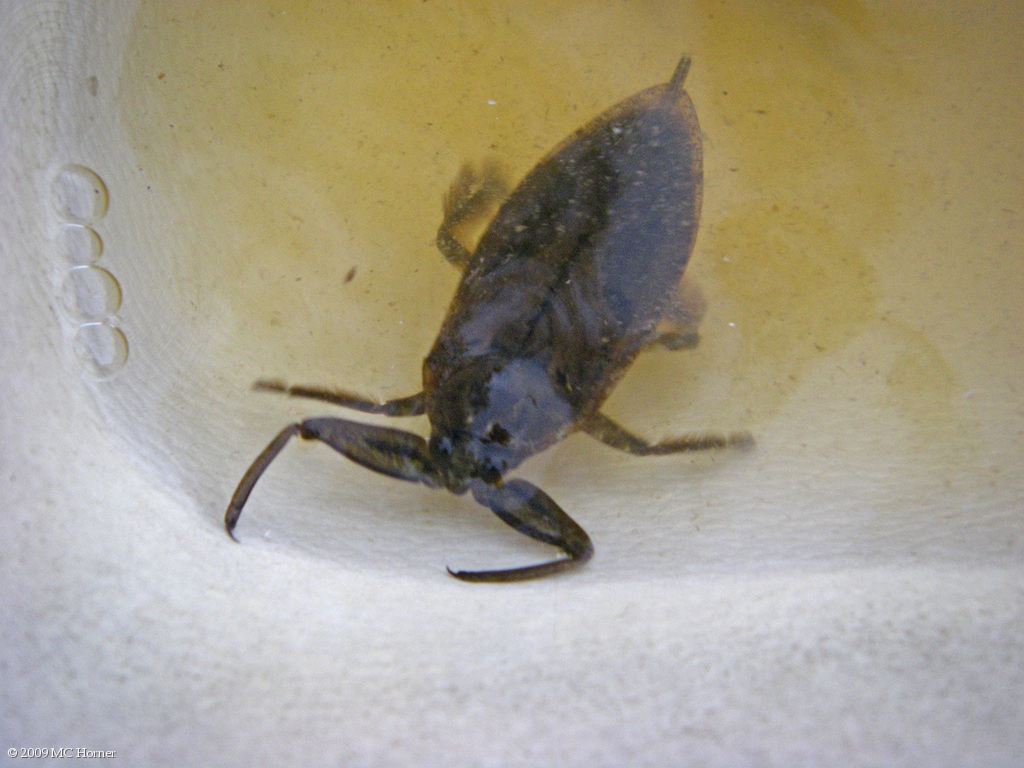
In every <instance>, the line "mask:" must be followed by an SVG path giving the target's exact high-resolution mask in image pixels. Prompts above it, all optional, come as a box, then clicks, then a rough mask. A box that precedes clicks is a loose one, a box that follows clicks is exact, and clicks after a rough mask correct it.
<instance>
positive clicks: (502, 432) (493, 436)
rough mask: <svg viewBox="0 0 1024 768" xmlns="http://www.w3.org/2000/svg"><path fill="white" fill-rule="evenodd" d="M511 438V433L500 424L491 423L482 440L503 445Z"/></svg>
mask: <svg viewBox="0 0 1024 768" xmlns="http://www.w3.org/2000/svg"><path fill="white" fill-rule="evenodd" d="M511 439H512V435H510V434H509V432H508V430H507V429H505V428H504V427H503V426H501V424H491V427H490V429H488V430H487V434H486V435H484V440H486V441H487V442H488V443H497V444H498V445H505V444H506V443H508V441H509V440H511Z"/></svg>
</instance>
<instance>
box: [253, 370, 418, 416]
mask: <svg viewBox="0 0 1024 768" xmlns="http://www.w3.org/2000/svg"><path fill="white" fill-rule="evenodd" d="M252 388H253V389H255V390H257V391H259V392H280V393H281V394H284V395H289V396H290V397H305V398H308V399H310V400H322V401H323V402H326V403H332V404H333V405H340V406H342V407H343V408H351V409H353V410H355V411H361V412H362V413H380V414H383V415H385V416H422V415H423V413H424V411H425V410H426V398H424V396H423V393H422V392H417V393H416V394H415V395H410V396H409V397H399V398H396V399H394V400H387V401H386V402H383V403H378V402H376V401H375V400H371V399H370V398H368V397H363V396H362V395H357V394H355V393H354V392H346V391H345V390H343V389H327V388H326V387H310V386H304V385H301V384H293V385H291V386H289V385H288V384H285V383H284V382H283V381H277V380H274V379H260V380H259V381H257V382H256V383H255V384H253V385H252Z"/></svg>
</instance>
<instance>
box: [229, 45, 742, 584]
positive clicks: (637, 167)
mask: <svg viewBox="0 0 1024 768" xmlns="http://www.w3.org/2000/svg"><path fill="white" fill-rule="evenodd" d="M689 67H690V60H689V58H687V57H683V59H682V60H681V61H680V62H679V64H678V66H677V67H676V70H675V73H674V74H673V75H672V79H671V80H670V81H669V82H668V83H667V84H663V85H657V86H654V87H652V88H648V89H647V90H645V91H642V92H640V93H638V94H636V95H635V96H632V97H631V98H628V99H626V100H625V101H623V102H621V103H619V104H617V105H616V106H614V107H612V108H611V109H609V110H608V111H606V112H605V113H604V114H602V115H600V116H599V117H597V118H596V119H595V120H593V121H592V122H591V123H589V124H588V125H586V126H584V127H583V128H581V129H580V130H578V131H577V132H576V133H575V134H573V135H571V136H569V137H568V138H567V139H566V140H565V141H563V142H562V143H561V144H560V145H558V146H557V147H556V148H555V149H554V150H552V151H551V152H550V153H549V154H548V155H547V156H546V157H545V158H544V159H543V160H541V162H540V163H539V164H538V165H537V166H536V167H535V168H534V169H533V170H532V171H531V172H530V173H529V174H528V175H527V176H526V178H525V179H523V181H522V182H521V183H520V184H519V186H518V187H516V188H515V190H513V191H512V192H511V194H508V195H507V197H506V193H505V187H504V184H503V182H502V180H501V177H500V173H499V172H498V171H497V169H496V168H494V167H491V166H485V167H484V168H483V170H482V172H481V173H479V174H476V173H474V172H473V171H472V170H471V169H470V168H469V167H468V166H467V167H466V168H464V169H463V171H462V172H461V173H460V175H459V178H458V179H457V180H456V182H455V183H454V184H453V185H452V188H451V190H450V191H449V193H448V196H447V197H446V198H445V205H444V219H443V221H442V224H441V227H440V229H439V230H438V234H437V245H438V248H439V249H440V250H441V252H442V253H443V254H444V255H445V257H446V258H447V259H448V260H449V261H451V262H452V263H453V264H455V265H456V266H458V267H460V268H461V269H462V270H463V276H462V280H461V282H460V283H459V286H458V289H457V290H456V293H455V297H454V299H453V300H452V304H451V307H450V308H449V310H448V315H447V317H446V318H445V320H444V323H443V325H442V326H441V331H440V333H439V334H438V337H437V341H435V343H434V347H433V349H432V350H431V351H430V354H429V355H428V356H427V358H426V360H425V361H424V364H423V390H422V391H421V392H418V393H417V394H415V395H411V396H409V397H403V398H398V399H395V400H389V401H387V402H384V403H378V402H374V401H372V400H370V399H368V398H364V397H361V396H359V395H356V394H353V393H349V392H345V391H342V390H330V389H324V388H319V387H307V386H287V385H286V384H284V383H281V382H276V381H261V382H257V384H256V388H257V389H261V390H265V391H274V392H282V393H286V394H288V395H291V396H294V397H305V398H312V399H315V400H321V401H325V402H328V403H333V404H335V405H339V406H343V407H346V408H352V409H354V410H357V411H362V412H364V413H377V414H384V415H387V416H419V415H423V414H426V415H427V417H428V418H429V420H430V425H431V434H430V439H429V440H424V439H423V438H422V437H419V436H418V435H414V434H411V433H409V432H405V431H401V430H397V429H389V428H386V427H378V426H371V425H367V424H361V423H358V422H353V421H349V420H348V419H341V418H336V417H326V416H325V417H319V418H310V419H305V420H303V421H300V422H298V423H295V424H291V425H289V426H287V427H285V428H284V430H282V431H281V432H280V433H279V434H278V435H277V437H275V438H274V440H273V441H272V442H271V443H270V445H268V446H267V447H266V449H264V451H263V453H261V454H260V455H259V456H258V457H257V458H256V460H255V461H254V462H253V464H252V466H251V467H249V469H248V471H247V472H246V473H245V475H244V476H243V477H242V480H241V482H240V483H239V484H238V488H237V490H236V491H235V493H234V496H232V498H231V502H230V504H229V505H228V509H227V513H226V514H225V516H224V525H225V527H226V528H227V531H228V534H230V535H231V537H232V538H234V528H235V525H236V523H237V522H238V518H239V516H240V515H241V513H242V508H243V506H244V505H245V502H246V500H247V499H248V498H249V494H250V493H251V492H252V489H253V487H254V486H255V485H256V482H257V480H259V478H260V476H261V475H262V474H263V473H264V471H265V470H266V469H267V467H268V466H269V465H270V463H271V462H272V461H273V460H274V458H275V457H276V456H277V455H278V453H280V452H281V450H282V449H283V448H284V446H285V444H287V443H288V441H289V440H290V439H291V438H292V437H295V436H296V435H297V436H299V437H302V438H305V439H307V440H319V441H320V442H322V443H326V444H327V445H329V446H330V447H331V448H334V449H335V450H336V451H338V452H340V453H342V454H344V455H345V456H347V457H348V458H349V459H351V460H352V461H355V462H356V463H358V464H362V465H363V466H364V467H368V468H369V469H372V470H374V471H376V472H379V473H381V474H384V475H390V476H391V477H396V478H399V479H401V480H408V481H411V482H419V483H423V484H424V485H426V486H428V487H430V488H444V489H446V490H448V491H450V492H452V493H455V494H463V493H465V492H466V491H469V492H470V493H472V495H473V498H474V499H476V501H477V502H479V503H480V504H482V505H483V506H485V507H487V508H489V509H490V510H491V511H493V512H494V513H495V514H496V515H497V516H498V517H500V518H501V519H502V520H503V521H505V522H506V523H507V524H508V525H510V526H511V527H513V528H515V529H516V530H517V531H519V532H521V533H524V534H526V535H527V536H529V537H531V538H533V539H537V540H538V541H542V542H545V543H547V544H552V545H554V546H556V547H559V548H560V549H561V550H562V551H563V553H564V556H560V557H558V558H555V559H552V560H549V561H546V562H541V563H536V564H533V565H527V566H523V567H518V568H509V569H502V570H484V571H453V570H451V569H450V568H449V572H450V573H451V574H452V575H453V576H455V577H457V578H459V579H462V580H464V581H518V580H522V579H529V578H534V577H538V576H544V575H547V574H551V573H555V572H557V571H562V570H566V569H568V568H570V567H573V566H576V565H579V564H582V563H584V562H586V561H587V560H589V559H590V557H591V556H592V554H593V551H594V549H593V545H592V544H591V542H590V538H589V537H588V536H587V534H586V532H585V531H584V530H583V529H582V528H581V527H580V526H579V525H577V524H576V522H575V521H574V520H572V518H570V517H569V516H568V515H567V514H566V513H565V512H564V511H563V510H562V509H561V507H559V506H558V505H557V504H556V503H555V502H554V501H553V500H552V499H551V498H550V497H549V496H548V495H547V494H546V493H544V492H543V491H542V490H540V489H539V488H537V487H535V486H534V485H532V484H530V483H528V482H526V481H525V480H521V479H511V480H505V479H504V477H505V475H506V473H507V472H509V471H510V470H512V469H514V468H516V467H517V466H519V464H520V463H522V462H523V461H524V460H525V459H527V458H528V457H530V456H532V455H533V454H535V453H537V452H539V451H542V450H544V449H545V448H548V447H549V446H551V445H553V444H554V443H557V442H558V441H559V440H562V439H563V438H565V437H566V436H568V435H569V434H570V433H572V432H574V431H583V432H586V433H587V434H589V435H591V436H592V437H595V438H597V439H598V440H600V441H601V442H603V443H605V444H607V445H609V446H612V447H614V448H618V449H620V450H623V451H627V452H629V453H632V454H636V455H640V456H649V455H663V454H669V453H677V452H682V451H692V450H700V449H707V448H722V447H725V446H728V445H746V444H749V443H750V442H751V439H750V436H749V435H747V434H746V433H739V434H733V435H700V436H688V437H683V438H678V439H672V440H665V441H661V442H657V443H650V442H648V441H646V440H644V439H642V438H640V437H637V436H636V435H633V434H632V433H630V432H629V431H627V430H626V429H624V428H623V427H621V426H619V425H618V424H617V423H615V422H614V421H612V420H611V419H610V418H608V417H607V416H605V415H604V414H602V413H601V412H600V410H599V409H600V407H601V405H602V404H603V403H604V401H605V399H606V398H607V397H608V395H609V394H610V393H611V391H612V389H613V388H614V387H615V385H616V384H617V383H618V381H619V379H621V378H622V376H623V374H624V373H625V372H626V370H627V368H628V367H629V365H630V364H631V363H632V362H633V360H634V359H635V358H636V356H637V355H638V354H639V353H640V352H641V351H642V350H643V349H645V348H647V347H650V346H652V345H661V346H665V347H669V348H673V349H677V348H685V347H692V346H693V345H695V344H696V342H697V334H696V325H697V323H698V322H699V320H700V314H701V312H702V308H701V307H699V306H694V305H696V304H699V302H698V301H696V300H695V299H693V298H692V297H693V295H694V294H693V293H692V290H690V291H688V290H686V289H685V288H682V286H684V283H683V282H682V277H683V271H684V270H685V268H686V263H687V261H688V260H689V257H690V252H691V251H692V250H693V244H694V240H695V239H696V235H697V221H698V218H699V216H700V206H701V193H702V184H703V170H702V164H701V143H700V129H699V127H698V124H697V115H696V112H695V111H694V108H693V103H692V102H691V101H690V98H689V96H688V95H687V93H686V91H685V90H684V89H683V83H684V81H685V79H686V74H687V71H688V70H689ZM502 200H503V201H502ZM499 202H500V207H499V208H498V211H497V213H496V214H495V215H494V217H493V219H492V220H491V221H490V223H489V225H488V226H487V228H486V230H485V231H484V233H483V235H482V236H481V238H480V240H479V242H478V244H477V246H476V248H475V249H474V250H473V251H472V252H471V251H470V250H469V249H468V248H466V247H465V246H464V245H463V244H462V242H461V241H460V239H459V237H458V233H459V230H460V229H462V228H463V227H465V226H466V225H467V224H469V223H472V222H474V221H477V220H480V219H482V218H483V217H484V215H485V214H486V213H487V212H488V211H489V210H491V209H492V208H493V207H494V206H495V205H496V204H498V203H499ZM688 296H689V297H690V298H688Z"/></svg>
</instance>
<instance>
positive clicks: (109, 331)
mask: <svg viewBox="0 0 1024 768" xmlns="http://www.w3.org/2000/svg"><path fill="white" fill-rule="evenodd" d="M75 355H76V356H77V357H78V360H79V362H81V363H82V365H83V366H85V368H86V370H88V371H89V372H90V373H91V374H92V375H93V376H95V377H96V378H98V379H109V378H111V377H112V376H114V375H115V374H116V373H117V372H118V371H120V370H121V369H122V368H124V364H125V362H126V361H127V360H128V340H127V339H126V338H125V336H124V334H123V333H121V330H120V329H119V328H114V327H113V326H111V325H110V324H109V323H86V324H84V325H82V326H81V327H80V328H79V329H78V334H77V335H76V336H75Z"/></svg>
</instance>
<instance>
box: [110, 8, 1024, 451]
mask: <svg viewBox="0 0 1024 768" xmlns="http://www.w3.org/2000/svg"><path fill="white" fill-rule="evenodd" d="M986 13H988V12H986ZM993 14H995V12H994V11H993V12H992V13H991V14H988V15H985V14H982V12H981V11H972V10H969V9H968V10H962V11H960V10H958V11H957V12H956V13H955V14H953V13H946V14H942V13H936V12H934V9H933V7H932V6H929V5H928V4H919V5H913V4H901V5H900V7H898V8H891V7H889V6H888V5H878V6H875V5H866V4H862V3H855V2H847V1H845V0H836V1H834V2H824V3H823V2H793V3H787V4H784V5H783V6H779V5H777V4H763V3H755V2H732V3H718V2H694V3H673V2H661V3H659V2H647V3H616V4H612V3H599V4H582V3H578V4H577V3H544V2H537V3H523V4H519V3H508V4H503V3H496V2H495V3H488V2H481V3H474V4H471V7H468V8H467V7H466V4H463V3H444V2H429V3H423V2H408V3H401V2H396V3H389V4H387V5H386V6H381V5H378V4H350V3H317V2H289V3H286V4H283V5H282V6H281V7H280V8H277V9H275V10H270V9H268V8H267V7H266V5H265V4H262V3H254V2H236V3H230V4H229V3H209V4H196V3H192V2H165V1H161V2H143V3H141V5H140V8H139V11H138V13H137V16H136V18H135V21H134V24H133V32H132V36H131V39H130V41H129V46H128V49H127V51H126V54H125V56H124V59H123V65H122V72H121V79H120V89H121V90H120V94H119V103H120V108H121V118H122V122H123V124H124V125H125V127H126V128H127V130H128V132H129V135H130V137H131V141H132V145H133V147H134V150H135V151H136V153H137V154H138V157H139V158H140V164H141V166H142V169H143V170H144V172H145V173H146V174H147V178H149V179H150V180H151V182H152V184H155V185H157V186H158V187H159V191H160V193H161V194H162V195H163V196H164V197H166V198H167V199H170V200H175V201H178V203H177V204H179V205H180V206H182V209H183V210H184V211H185V213H181V212H178V213H176V214H175V215H179V216H182V221H181V224H180V227H179V232H180V236H181V237H182V241H181V242H182V243H183V247H182V248H179V249H178V252H177V254H176V256H175V258H174V264H173V270H174V273H175V280H176V282H177V284H178V286H179V290H180V291H181V292H182V293H183V295H182V304H183V306H186V307H189V309H188V310H186V313H187V314H188V318H187V319H186V321H185V325H188V326H189V327H190V329H191V330H189V333H190V334H193V335H200V336H201V335H208V336H209V337H210V339H212V341H210V342H208V348H209V349H210V350H211V351H210V354H209V359H208V360H207V363H208V364H209V365H211V366H212V368H213V369H214V371H215V373H214V374H212V378H213V379H215V380H217V381H219V382H221V383H222V384H223V385H224V387H225V388H226V390H231V391H237V392H238V393H239V397H243V398H245V397H251V395H248V394H246V393H245V390H244V388H245V387H246V386H247V384H248V382H250V381H251V380H253V379H255V378H257V377H259V376H267V375H271V376H277V377H283V378H287V379H289V380H292V381H302V382H308V383H323V384H333V385H338V386H345V387H349V388H352V389H356V390H361V391H365V392H368V393H372V394H375V395H379V396H397V395H404V394H409V393H411V392H413V391H416V390H417V389H418V387H419V384H420V379H419V376H420V368H419V366H420V362H421V360H422V357H423V355H424V354H425V352H426V351H427V349H428V348H429V345H430V343H431V341H432V339H433V336H434V334H435V332H436V329H437V327H438V326H439V324H440V320H441V318H442V317H443V314H444V312H445V309H446V307H447V303H448V301H449V298H450V296H451V293H452V291H453V288H454V286H455V283H456V281H457V275H456V273H455V272H454V271H453V270H452V269H451V268H450V267H448V266H447V265H446V264H445V263H444V261H443V260H442V259H441V257H440V255H439V254H438V253H437V252H436V250H435V249H434V248H433V237H434V233H435V230H436V227H437V224H438V223H439V220H440V206H441V198H442V195H443V193H444V191H445V190H446V188H447V185H448V183H449V182H450V181H451V179H452V177H453V176H454V174H455V172H456V171H457V169H458V168H459V166H460V165H461V164H462V163H463V162H464V161H466V160H479V159H483V158H485V157H494V158H497V159H498V160H500V161H501V162H502V163H504V164H505V166H506V167H507V168H508V169H509V171H510V174H511V176H512V177H513V178H519V177H521V176H522V175H523V174H524V173H525V172H526V171H528V170H529V168H530V167H531V165H532V164H533V163H534V162H535V161H536V160H537V159H539V158H540V157H541V156H542V155H543V154H544V153H545V152H546V151H547V150H548V149H549V148H550V147H552V146H553V145H554V144H556V143H557V142H558V141H560V140H561V139H562V138H563V137H564V136H565V135H567V134H568V133H569V132H571V131H572V130H574V129H575V128H577V127H578V126H579V125H581V124H582V123H584V122H585V121H587V120H589V119H590V118H591V117H593V116H595V115H596V114H598V113H599V112H600V111H602V110H603V109H604V108H606V107H608V106H610V105H612V104H614V103H615V102H617V101H618V100H620V99H622V98H624V97H625V96H628V95H630V94H632V93H634V92H636V91H638V90H640V89H643V88H645V87H647V86H649V85H652V84H655V83H658V82H663V81H665V80H666V79H667V78H668V76H669V75H670V74H671V72H672V69H673V67H674V65H675V63H676V61H677V60H678V58H679V56H680V55H681V54H682V53H683V52H688V53H689V54H690V55H691V56H692V58H693V66H692V69H691V72H690V77H689V80H688V90H689V91H690V93H691V95H692V98H693V100H694V102H695V105H696V108H697V112H698V115H699V116H700V119H701V123H702V128H703V131H704V134H705V155H706V161H705V162H706V165H705V174H706V188H705V208H704V215H703V219H702V228H701V232H700V235H699V238H698V242H697V247H696V251H695V254H694V260H693V262H692V266H691V270H692V271H693V273H694V274H695V275H696V277H697V278H698V280H699V282H700V283H701V284H702V286H703V288H704V290H705V293H706V294H707V297H708V299H709V303H710V310H709V314H708V316H707V318H706V321H705V325H704V328H703V342H702V345H701V347H700V348H699V349H697V350H695V351H693V352H688V353H680V354H668V353H658V354H651V355H648V356H646V357H644V358H642V359H641V360H640V361H639V362H638V363H637V365H636V367H635V370H634V371H633V372H632V373H631V375H630V376H629V377H627V379H626V380H625V381H624V382H623V384H622V385H621V387H620V389H619V391H618V392H617V393H616V395H615V396H614V397H613V398H612V400H611V401H610V403H609V409H610V411H612V412H614V413H615V414H616V415H620V416H622V417H623V418H624V419H627V420H628V421H629V423H630V424H632V425H634V426H636V427H637V428H638V429H641V430H645V429H646V430H647V431H649V432H654V433H657V432H661V433H664V432H666V431H673V430H675V431H678V430H682V429H695V428H704V429H708V428H711V429H714V428H722V429H736V428H748V429H751V430H752V431H754V432H755V434H757V433H758V432H759V431H760V432H764V431H770V430H771V424H772V420H773V419H774V418H775V417H776V416H777V415H778V414H779V413H780V412H781V411H782V410H783V409H785V408H787V407H788V406H790V405H792V398H793V397H794V396H795V394H796V393H798V392H800V391H801V387H804V386H805V385H806V384H807V382H808V380H810V379H813V380H815V381H817V382H819V383H818V384H816V385H815V386H816V387H817V388H818V389H817V390H816V391H818V392H819V393H820V392H822V390H821V384H820V380H821V379H822V378H824V379H827V380H829V381H832V382H833V383H834V386H835V390H836V392H837V395H836V397H841V398H847V399H852V398H856V397H858V396H859V395H858V387H860V386H862V385H863V388H864V391H865V392H867V393H868V394H867V395H865V401H864V403H863V407H864V409H865V419H866V420H872V419H874V420H878V419H881V420H883V421H885V420H889V419H892V420H895V421H896V422H898V423H899V424H900V425H902V427H905V428H907V429H908V430H909V434H906V435H903V436H902V438H901V439H903V440H906V441H909V444H910V445H912V446H913V447H914V450H919V451H921V452H924V453H929V452H930V453H931V454H932V455H933V458H935V459H936V460H938V461H939V462H940V464H944V465H947V466H949V467H953V466H954V465H956V463H957V462H958V461H959V460H960V451H961V450H962V449H965V448H966V447H968V446H970V445H972V444H974V442H975V441H976V440H977V439H978V432H979V431H980V430H982V429H983V427H981V426H979V423H980V422H979V419H980V418H981V417H980V416H979V415H978V413H977V412H974V411H971V409H969V408H967V409H965V407H964V398H965V397H970V396H973V395H974V394H975V393H976V392H977V391H978V383H979V382H985V381H988V382H990V386H989V392H990V394H993V393H1003V392H1005V388H1006V387H1007V386H1010V382H1012V381H1013V380H1014V379H1015V377H1016V376H1017V372H1019V369H1020V364H1019V363H1014V362H1005V361H1004V362H1005V367H1000V368H999V369H998V370H993V371H989V372H988V373H990V374H991V375H990V377H989V378H988V379H986V378H985V373H986V372H985V370H984V369H985V368H986V367H991V366H992V365H993V362H992V361H996V360H1001V359H1003V357H1002V355H1001V354H1000V352H999V350H1001V349H1002V348H1003V347H1004V346H1005V345H1006V344H1008V343H1013V342H1012V338H1013V337H1014V336H1013V333H1011V326H1010V325H1007V324H1006V323H1005V322H1002V323H1001V321H1005V320H1006V318H1007V317H1009V316H1019V307H1020V302H1021V300H1022V293H1024V290H1022V278H1021V268H1020V259H1021V246H1020V237H1019V236H1020V229H1021V228H1020V210H1021V197H1022V194H1021V184H1020V181H1021V167H1022V165H1024V163H1022V161H1021V157H1022V151H1021V147H1022V142H1021V138H1020V133H1021V131H1020V126H1021V125H1022V124H1024V120H1022V110H1024V107H1022V104H1024V94H1022V86H1021V81H1022V73H1024V67H1022V58H1021V54H1020V52H1019V50H1018V49H1019V44H1018V42H1017V39H1016V38H1017V36H1018V33H1019V30H1020V29H1021V28H1024V19H1022V14H1021V11H1020V9H1019V8H1012V7H1007V8H1004V9H1003V10H1001V11H999V14H998V15H993ZM965 50H969V51H970V55H964V54H963V51H965ZM996 76H997V77H996ZM1000 78H1001V79H1000ZM353 270H354V273H353ZM350 274H353V277H352V279H351V280H349V281H346V278H347V277H348V276H349V275H350ZM130 300H131V297H130V296H126V300H125V309H124V315H125V321H126V323H129V324H130V323H131V319H132V318H131V315H132V309H131V304H130ZM1000 334H1002V335H1000ZM1018 346H1019V345H1018ZM999 365H1001V366H1002V365H1004V363H999ZM182 381H183V383H182V385H181V386H182V387H184V388H187V386H188V377H187V376H186V377H184V378H183V380H182ZM994 396H996V397H1001V396H1002V395H1000V394H994ZM823 398H824V400H825V401H827V399H828V396H827V394H826V395H823ZM811 407H812V408H813V407H814V406H811ZM985 407H986V408H989V409H990V410H992V409H996V408H998V404H997V403H996V402H995V401H993V402H992V403H990V404H988V405H986V406H985ZM983 410H984V409H983ZM878 412H883V413H884V415H882V416H878V415H877V414H878ZM808 426H809V428H812V429H813V428H814V427H815V425H814V424H813V419H811V420H810V422H809V425H808ZM1007 439H1012V438H1011V437H1010V436H1007Z"/></svg>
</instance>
